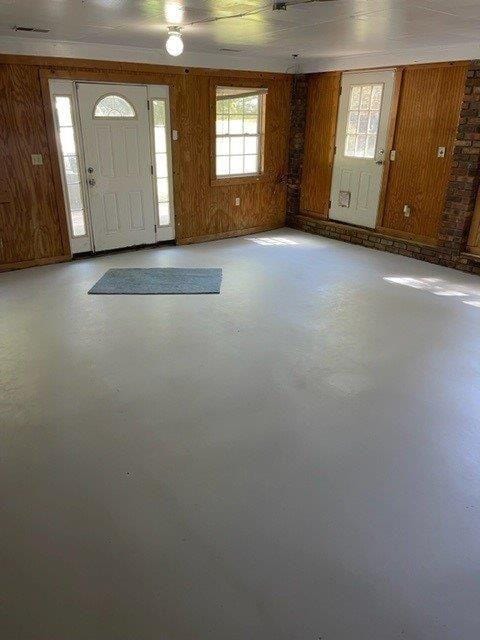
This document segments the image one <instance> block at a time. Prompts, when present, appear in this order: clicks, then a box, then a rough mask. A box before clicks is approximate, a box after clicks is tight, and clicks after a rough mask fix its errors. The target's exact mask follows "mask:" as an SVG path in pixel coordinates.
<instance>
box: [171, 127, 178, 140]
mask: <svg viewBox="0 0 480 640" xmlns="http://www.w3.org/2000/svg"><path fill="white" fill-rule="evenodd" d="M172 140H178V131H176V130H175V129H173V131H172Z"/></svg>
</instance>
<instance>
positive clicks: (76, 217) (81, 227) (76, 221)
mask: <svg viewBox="0 0 480 640" xmlns="http://www.w3.org/2000/svg"><path fill="white" fill-rule="evenodd" d="M72 230H73V235H74V237H75V238H77V237H78V236H84V235H85V234H86V233H87V229H86V227H85V214H84V212H83V211H72Z"/></svg>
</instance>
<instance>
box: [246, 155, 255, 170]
mask: <svg viewBox="0 0 480 640" xmlns="http://www.w3.org/2000/svg"><path fill="white" fill-rule="evenodd" d="M244 169H245V173H256V172H257V171H258V156H245V162H244Z"/></svg>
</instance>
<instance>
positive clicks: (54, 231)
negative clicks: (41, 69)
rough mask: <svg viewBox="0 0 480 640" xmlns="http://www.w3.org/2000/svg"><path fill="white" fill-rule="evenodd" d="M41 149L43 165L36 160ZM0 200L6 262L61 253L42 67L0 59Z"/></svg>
mask: <svg viewBox="0 0 480 640" xmlns="http://www.w3.org/2000/svg"><path fill="white" fill-rule="evenodd" d="M34 153H37V154H38V153H40V154H42V156H43V165H40V166H33V165H32V160H31V154H34ZM0 157H1V159H2V161H1V163H0V180H1V181H3V182H4V183H5V184H6V185H7V189H8V192H9V193H10V196H11V197H10V202H3V203H1V204H0V235H1V238H2V243H1V246H2V249H1V252H2V253H1V260H2V262H4V263H11V262H19V261H28V260H36V259H42V258H49V257H55V256H60V255H62V253H63V248H62V237H61V232H60V226H59V219H58V212H57V208H56V203H55V194H54V188H53V180H52V167H51V162H50V155H49V149H48V144H47V137H46V132H45V120H44V112H43V103H42V95H41V88H40V82H39V77H38V69H36V68H35V67H29V66H22V65H0Z"/></svg>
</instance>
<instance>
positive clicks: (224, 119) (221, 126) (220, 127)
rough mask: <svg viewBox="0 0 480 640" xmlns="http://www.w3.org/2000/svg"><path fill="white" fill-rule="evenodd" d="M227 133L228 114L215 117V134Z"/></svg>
mask: <svg viewBox="0 0 480 640" xmlns="http://www.w3.org/2000/svg"><path fill="white" fill-rule="evenodd" d="M226 133H228V116H221V117H220V118H217V134H218V135H219V136H221V135H225V134H226Z"/></svg>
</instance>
